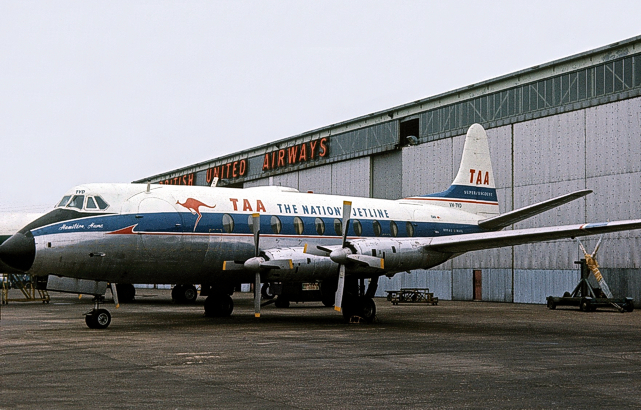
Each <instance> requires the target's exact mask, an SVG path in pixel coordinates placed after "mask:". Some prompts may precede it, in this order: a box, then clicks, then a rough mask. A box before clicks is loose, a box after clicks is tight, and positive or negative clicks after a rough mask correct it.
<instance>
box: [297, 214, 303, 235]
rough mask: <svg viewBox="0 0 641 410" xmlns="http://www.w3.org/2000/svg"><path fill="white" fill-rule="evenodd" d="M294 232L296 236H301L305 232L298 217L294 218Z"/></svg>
mask: <svg viewBox="0 0 641 410" xmlns="http://www.w3.org/2000/svg"><path fill="white" fill-rule="evenodd" d="M294 230H295V231H296V235H302V234H303V231H304V230H305V224H304V223H303V220H302V219H300V217H298V216H295V217H294Z"/></svg>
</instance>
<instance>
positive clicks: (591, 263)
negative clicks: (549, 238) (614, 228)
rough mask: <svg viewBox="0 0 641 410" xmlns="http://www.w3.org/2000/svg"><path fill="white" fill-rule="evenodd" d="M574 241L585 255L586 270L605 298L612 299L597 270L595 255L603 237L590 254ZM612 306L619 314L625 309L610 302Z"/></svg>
mask: <svg viewBox="0 0 641 410" xmlns="http://www.w3.org/2000/svg"><path fill="white" fill-rule="evenodd" d="M576 240H577V241H578V242H579V247H580V248H581V250H582V251H583V254H584V255H585V263H586V265H588V268H589V269H590V270H591V271H592V273H593V274H594V277H595V278H596V281H597V283H598V284H599V286H600V287H601V290H602V291H603V293H605V296H607V297H608V298H609V299H613V298H614V295H613V294H612V291H611V290H610V287H609V286H608V284H607V283H606V282H605V279H603V275H602V274H601V271H600V270H599V263H598V262H597V261H596V253H597V251H598V250H599V247H600V246H601V241H602V240H603V235H601V237H600V238H599V241H598V242H597V243H596V246H595V247H594V252H592V253H591V254H590V253H588V251H587V250H586V249H585V246H583V243H581V241H580V240H579V238H576ZM610 304H611V305H612V306H614V307H615V308H617V309H618V310H619V312H621V313H623V312H624V311H625V309H624V308H623V307H622V306H619V304H618V303H615V302H610Z"/></svg>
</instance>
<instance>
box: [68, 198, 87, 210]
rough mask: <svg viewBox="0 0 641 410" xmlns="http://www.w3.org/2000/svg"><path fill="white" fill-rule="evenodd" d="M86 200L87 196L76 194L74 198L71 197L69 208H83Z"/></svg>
mask: <svg viewBox="0 0 641 410" xmlns="http://www.w3.org/2000/svg"><path fill="white" fill-rule="evenodd" d="M84 202H85V196H84V195H75V196H74V197H73V198H71V202H69V204H68V205H67V208H78V209H82V205H83V203H84Z"/></svg>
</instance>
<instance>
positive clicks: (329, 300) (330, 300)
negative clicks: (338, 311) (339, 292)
mask: <svg viewBox="0 0 641 410" xmlns="http://www.w3.org/2000/svg"><path fill="white" fill-rule="evenodd" d="M335 300H336V298H335V297H334V296H332V297H331V298H330V297H329V296H325V295H323V300H322V302H323V305H325V306H327V307H332V306H334V302H335Z"/></svg>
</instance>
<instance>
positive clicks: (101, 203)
mask: <svg viewBox="0 0 641 410" xmlns="http://www.w3.org/2000/svg"><path fill="white" fill-rule="evenodd" d="M94 198H95V199H96V203H97V204H98V208H100V210H101V211H104V210H105V209H107V208H109V204H108V203H106V202H105V200H104V199H102V198H101V197H99V196H95V197H94Z"/></svg>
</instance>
